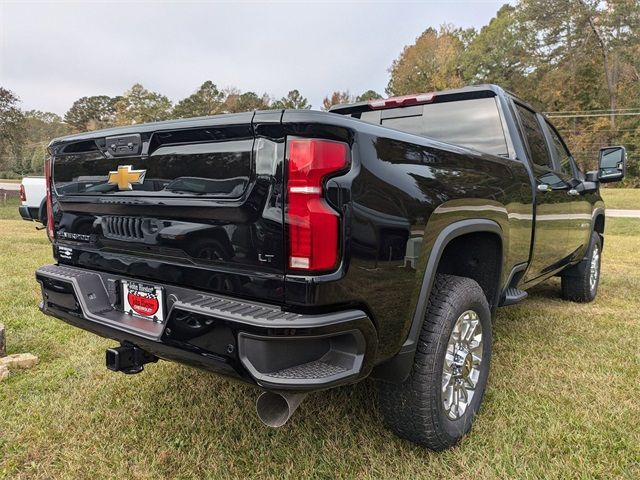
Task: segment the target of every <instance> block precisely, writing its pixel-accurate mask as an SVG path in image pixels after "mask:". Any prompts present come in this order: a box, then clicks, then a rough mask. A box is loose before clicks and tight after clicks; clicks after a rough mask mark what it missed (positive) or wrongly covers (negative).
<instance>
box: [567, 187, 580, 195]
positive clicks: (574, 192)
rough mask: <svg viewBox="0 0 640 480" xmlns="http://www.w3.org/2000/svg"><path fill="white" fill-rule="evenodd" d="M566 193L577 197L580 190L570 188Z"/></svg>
mask: <svg viewBox="0 0 640 480" xmlns="http://www.w3.org/2000/svg"><path fill="white" fill-rule="evenodd" d="M567 195H571V196H572V197H577V196H578V195H580V192H579V191H578V190H576V189H575V188H572V189H571V190H569V191H568V192H567Z"/></svg>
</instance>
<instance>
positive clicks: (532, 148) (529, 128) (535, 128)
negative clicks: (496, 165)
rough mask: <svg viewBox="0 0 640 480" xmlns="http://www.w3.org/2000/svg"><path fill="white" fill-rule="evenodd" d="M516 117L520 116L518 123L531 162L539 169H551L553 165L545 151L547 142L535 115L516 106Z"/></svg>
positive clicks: (520, 106) (524, 108)
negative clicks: (527, 146)
mask: <svg viewBox="0 0 640 480" xmlns="http://www.w3.org/2000/svg"><path fill="white" fill-rule="evenodd" d="M516 109H517V110H518V115H519V116H520V123H521V125H522V130H523V133H524V136H525V138H526V140H527V144H528V145H529V154H530V155H531V161H532V162H533V163H535V164H536V165H539V166H541V167H547V168H550V169H553V163H552V162H551V157H550V156H549V151H548V150H547V142H546V140H545V138H544V133H543V131H542V126H541V125H540V122H538V118H537V117H536V114H535V113H533V112H532V111H531V110H529V109H528V108H526V107H523V106H522V105H519V104H516Z"/></svg>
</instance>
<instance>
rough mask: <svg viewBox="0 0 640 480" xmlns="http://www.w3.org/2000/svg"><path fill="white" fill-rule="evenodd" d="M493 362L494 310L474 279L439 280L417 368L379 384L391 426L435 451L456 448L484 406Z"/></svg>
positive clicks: (424, 327) (441, 277)
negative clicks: (397, 380)
mask: <svg viewBox="0 0 640 480" xmlns="http://www.w3.org/2000/svg"><path fill="white" fill-rule="evenodd" d="M490 361H491V312H490V310H489V305H488V303H487V299H486V297H485V295H484V292H483V291H482V288H480V285H478V284H477V283H476V282H475V281H474V280H471V279H469V278H463V277H456V276H453V275H441V274H438V275H437V276H436V279H435V282H434V286H433V290H432V293H431V297H430V298H429V304H428V306H427V313H426V316H425V319H424V323H423V325H422V331H421V333H420V338H419V341H418V347H417V350H416V354H415V358H414V364H413V368H412V370H411V373H410V375H409V377H408V378H407V379H406V380H405V381H404V382H403V383H401V384H394V383H382V382H381V383H380V384H379V395H378V400H379V407H380V412H381V414H382V417H383V420H384V423H385V425H386V426H387V428H389V429H390V430H391V431H393V432H394V433H395V434H396V435H398V436H400V437H402V438H405V439H407V440H410V441H412V442H414V443H417V444H420V445H423V446H425V447H428V448H430V449H432V450H443V449H445V448H449V447H451V446H453V445H455V444H456V443H457V442H458V441H459V440H460V439H461V438H462V437H463V436H464V435H465V434H466V433H467V432H468V431H469V430H470V429H471V425H472V423H473V420H474V417H475V415H476V413H477V411H478V409H479V408H480V403H481V401H482V396H483V395H484V390H485V387H486V385H487V379H488V376H489V365H490Z"/></svg>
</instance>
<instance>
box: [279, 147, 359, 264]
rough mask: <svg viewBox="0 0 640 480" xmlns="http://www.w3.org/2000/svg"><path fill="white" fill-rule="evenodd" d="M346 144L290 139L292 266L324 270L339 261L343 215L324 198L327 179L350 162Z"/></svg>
mask: <svg viewBox="0 0 640 480" xmlns="http://www.w3.org/2000/svg"><path fill="white" fill-rule="evenodd" d="M347 148H348V147H347V145H346V144H345V143H339V142H332V141H329V140H319V139H292V140H289V144H288V150H289V162H288V170H287V171H288V180H287V182H288V183H287V186H288V189H287V190H288V197H287V215H286V216H287V226H288V229H289V268H290V269H292V270H304V271H307V272H309V271H322V270H330V269H332V268H335V267H336V265H337V263H338V252H339V248H338V242H339V239H340V235H339V226H340V216H339V214H338V213H337V212H336V211H335V210H333V209H332V208H331V207H330V206H329V205H328V204H327V203H326V202H325V200H324V199H323V198H322V193H323V184H322V183H323V179H324V178H325V177H327V175H329V174H331V173H334V172H337V171H339V170H342V169H344V168H345V167H346V166H347V165H348V150H347Z"/></svg>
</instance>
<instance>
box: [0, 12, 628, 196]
mask: <svg viewBox="0 0 640 480" xmlns="http://www.w3.org/2000/svg"><path fill="white" fill-rule="evenodd" d="M388 72H389V82H388V85H387V87H386V90H385V94H386V95H389V96H393V95H406V94H411V93H418V92H429V91H437V90H445V89H449V88H456V87H461V86H463V85H469V84H479V83H496V84H498V85H501V86H502V87H503V88H505V89H507V90H509V91H511V92H513V93H515V94H516V95H518V96H520V97H521V98H523V99H525V100H527V101H528V102H529V103H531V104H532V105H534V106H535V107H536V108H538V109H541V110H543V111H546V112H547V113H548V116H549V117H550V118H551V121H552V122H553V123H554V124H555V125H556V126H557V127H558V128H559V130H560V131H561V133H562V134H563V136H564V138H565V139H566V140H567V143H568V144H569V147H570V149H571V150H572V152H573V153H574V155H575V156H576V158H577V160H578V163H580V164H581V166H583V167H584V168H586V169H589V168H593V167H594V164H595V161H596V158H597V151H598V149H599V148H600V147H602V146H605V145H610V144H622V145H625V146H626V147H627V150H628V155H629V169H628V177H629V180H628V182H627V183H628V184H631V185H635V186H640V162H639V160H638V157H639V154H640V3H639V2H638V0H613V1H602V0H520V1H519V2H517V3H515V4H514V5H508V4H507V5H504V6H503V7H502V8H500V9H499V10H498V12H497V13H496V15H495V17H494V18H493V19H491V21H490V22H489V24H488V25H486V26H484V27H482V28H481V29H480V30H476V29H473V28H471V29H462V28H458V27H455V26H454V25H442V26H440V27H439V28H433V27H429V28H427V29H426V30H425V31H424V32H423V33H422V34H421V35H419V36H418V37H417V38H416V41H415V42H414V43H412V44H411V45H407V46H405V47H404V49H403V51H402V52H400V54H399V56H398V57H397V58H396V59H395V60H394V61H393V63H392V64H391V66H390V67H389V69H388ZM381 97H382V95H381V94H379V93H377V92H375V91H373V90H368V91H366V92H364V93H362V94H361V95H352V94H350V93H349V92H348V91H334V92H331V93H329V94H328V95H327V96H326V97H325V98H324V100H323V102H322V105H321V106H320V108H321V109H323V110H328V109H329V108H330V106H331V105H334V104H338V103H351V102H354V101H363V100H371V99H376V98H381ZM282 108H300V109H304V108H311V105H309V103H308V101H307V99H306V98H305V97H304V96H303V95H302V94H301V93H300V91H299V90H297V89H294V90H291V91H290V92H289V93H288V94H287V95H286V96H285V97H282V98H280V99H275V98H273V97H271V96H270V95H268V94H262V95H260V94H257V93H255V92H241V91H240V90H238V89H236V88H224V89H220V88H218V86H216V84H215V83H214V82H212V81H206V82H204V83H203V84H202V85H201V86H200V88H198V90H197V91H195V92H194V93H193V94H192V95H190V96H188V97H186V98H184V99H181V100H179V101H178V102H176V103H175V104H174V103H172V102H171V101H170V100H169V98H168V97H166V96H165V95H163V94H161V93H158V92H153V91H150V90H148V89H146V88H145V87H143V86H142V85H140V84H135V85H133V86H132V87H131V89H129V90H128V91H126V92H124V93H123V94H122V95H120V96H115V97H110V96H106V95H97V96H90V97H82V98H80V99H78V100H76V101H75V102H74V103H73V104H72V105H71V107H70V108H69V110H68V111H67V112H66V113H65V115H64V117H60V116H58V115H56V114H53V113H49V112H39V111H22V110H21V109H20V108H19V100H18V98H17V97H16V95H15V94H14V93H13V92H10V91H8V90H6V89H4V88H2V87H0V176H2V175H24V174H28V173H39V172H40V171H41V169H42V163H43V159H44V155H45V153H46V143H47V141H48V140H49V139H50V138H53V137H56V136H60V135H64V134H67V133H73V132H79V131H86V130H95V129H99V128H105V127H110V126H117V125H130V124H135V123H144V122H150V121H158V120H166V119H170V118H185V117H194V116H204V115H215V114H219V113H232V112H242V111H250V110H261V109H282Z"/></svg>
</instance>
